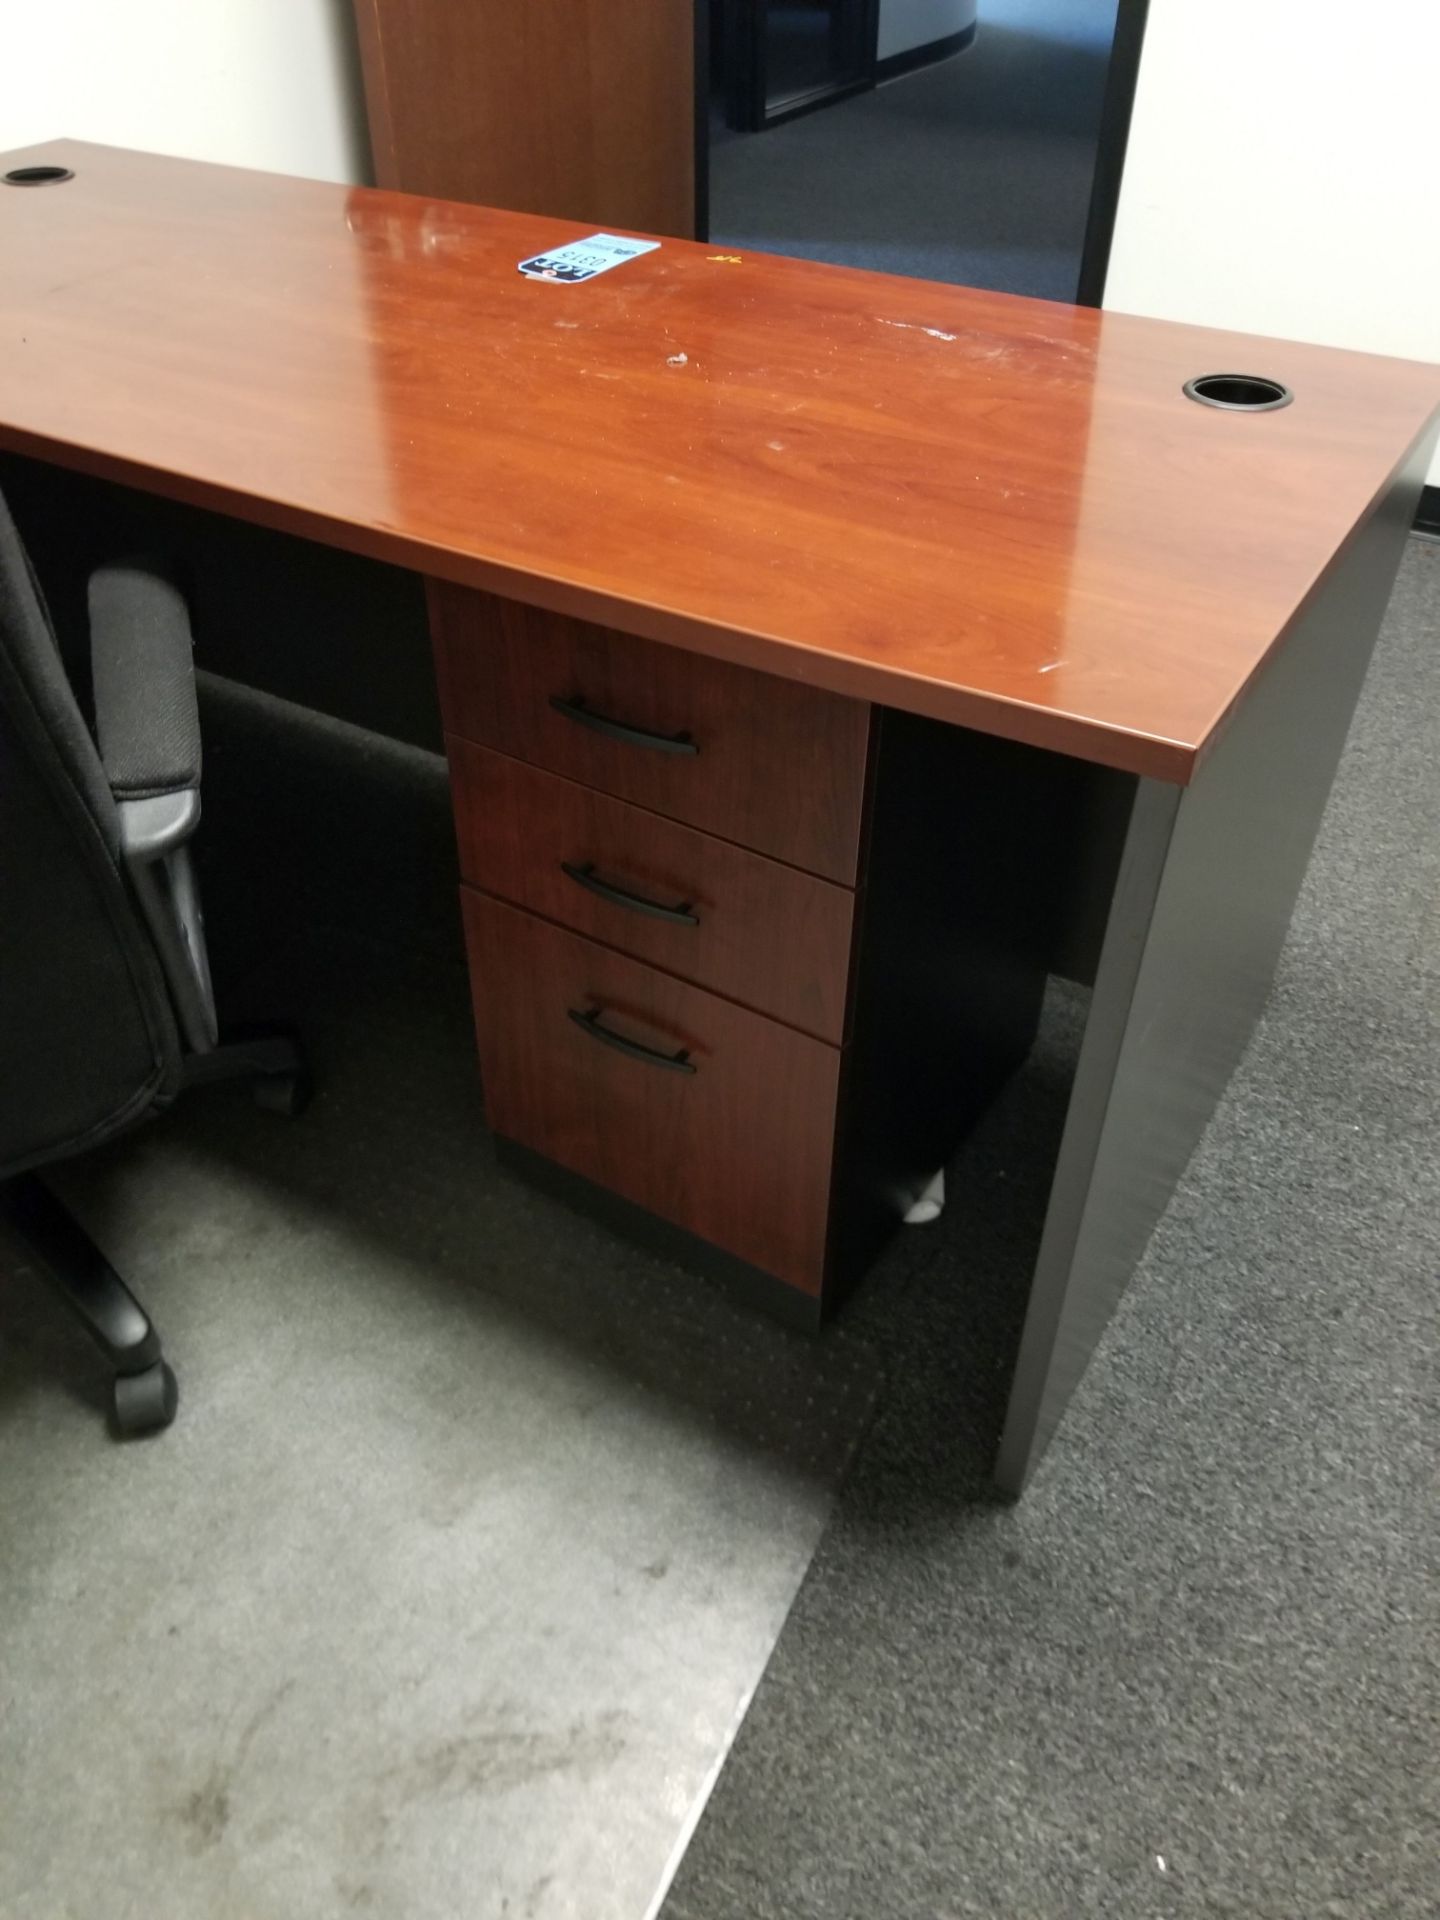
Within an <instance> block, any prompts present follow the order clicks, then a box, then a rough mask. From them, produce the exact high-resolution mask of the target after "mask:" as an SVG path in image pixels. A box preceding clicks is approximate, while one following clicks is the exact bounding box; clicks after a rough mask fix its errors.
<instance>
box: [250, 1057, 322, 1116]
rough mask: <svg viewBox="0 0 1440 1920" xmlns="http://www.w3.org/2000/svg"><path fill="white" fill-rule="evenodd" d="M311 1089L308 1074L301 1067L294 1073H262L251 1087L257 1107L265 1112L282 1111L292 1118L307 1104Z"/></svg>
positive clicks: (302, 1110)
mask: <svg viewBox="0 0 1440 1920" xmlns="http://www.w3.org/2000/svg"><path fill="white" fill-rule="evenodd" d="M312 1091H313V1089H312V1087H311V1084H310V1076H309V1074H308V1073H306V1072H305V1071H304V1069H303V1068H297V1070H296V1071H295V1072H294V1073H267V1074H264V1075H262V1076H261V1078H260V1079H258V1080H257V1081H256V1082H255V1085H254V1088H253V1092H254V1095H255V1104H256V1106H257V1107H263V1108H264V1109H265V1111H266V1112H267V1113H283V1114H285V1115H286V1116H287V1117H288V1118H290V1119H292V1120H293V1119H294V1118H295V1117H296V1115H297V1114H301V1113H303V1112H304V1111H305V1109H306V1108H307V1107H308V1106H309V1104H310V1095H311V1092H312Z"/></svg>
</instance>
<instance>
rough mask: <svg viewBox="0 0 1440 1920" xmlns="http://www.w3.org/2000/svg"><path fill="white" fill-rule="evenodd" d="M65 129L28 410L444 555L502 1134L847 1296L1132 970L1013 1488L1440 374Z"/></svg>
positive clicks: (1146, 1173) (1198, 1125) (1252, 980)
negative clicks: (967, 1127)
mask: <svg viewBox="0 0 1440 1920" xmlns="http://www.w3.org/2000/svg"><path fill="white" fill-rule="evenodd" d="M42 163H52V164H59V165H62V166H64V167H67V168H70V169H72V170H73V173H74V178H73V179H71V180H69V181H66V182H63V183H60V184H53V185H45V186H34V187H8V186H6V187H0V446H4V447H6V448H9V449H12V450H15V451H18V452H22V453H26V454H29V455H32V456H35V457H38V458H40V459H42V460H46V461H51V462H55V463H58V464H60V465H64V466H70V467H74V468H79V469H82V470H84V471H86V472H90V473H94V474H99V475H102V476H104V477H106V478H109V479H113V480H118V481H121V482H124V483H126V484H129V485H132V486H135V487H139V488H145V489H149V490H152V491H155V492H159V493H163V494H167V495H171V496H175V497H178V498H181V499H184V500H189V501H192V502H195V503H198V504H200V505H204V506H207V507H212V508H218V509H220V510H221V511H223V512H226V513H229V514H233V515H237V516H240V517H242V518H245V519H250V520H254V521H258V522H260V523H262V524H265V525H269V526H273V527H278V528H282V529H286V530H289V531H291V532H296V533H299V534H302V535H304V536H307V537H309V538H311V539H314V540H319V541H324V542H329V543H331V544H333V545H337V546H340V547H345V548H350V549H353V550H355V551H357V552H361V553H365V554H370V555H375V556H378V557H380V558H382V559H386V560H389V561H393V562H397V563H399V564H400V565H403V566H406V567H410V568H414V569H416V570H418V571H420V572H422V573H423V574H425V575H426V576H427V578H428V579H429V581H430V583H431V586H430V593H431V605H432V619H433V629H434V635H435V642H436V648H437V657H438V661H439V666H440V674H441V689H442V703H443V711H444V714H445V719H446V725H447V729H448V730H449V733H450V736H451V764H452V771H453V775H454V782H455V791H456V800H457V817H458V825H459V833H460V843H461V855H462V864H463V869H464V873H465V877H466V883H467V885H466V918H467V926H468V931H469V936H470V940H471V950H472V955H473V957H474V961H475V969H476V980H477V1011H478V1015H479V1027H480V1034H481V1050H482V1062H483V1071H484V1076H485V1083H486V1092H487V1101H488V1102H489V1106H490V1112H491V1115H492V1119H493V1120H494V1121H495V1123H496V1126H497V1130H498V1131H499V1132H501V1133H502V1134H508V1135H509V1136H511V1137H512V1138H514V1139H517V1140H518V1141H519V1142H520V1144H521V1145H522V1146H525V1147H528V1148H531V1149H535V1150H538V1151H539V1152H541V1153H542V1154H544V1155H546V1156H547V1157H548V1158H549V1159H551V1160H554V1161H558V1162H560V1163H561V1164H563V1165H564V1166H566V1167H568V1168H570V1169H571V1170H572V1171H574V1172H577V1173H580V1174H584V1175H586V1176H587V1177H589V1178H590V1179H591V1180H593V1181H596V1182H597V1183H598V1184H599V1185H600V1186H602V1187H605V1188H610V1189H613V1190H615V1191H617V1192H618V1193H620V1194H621V1195H622V1196H624V1197H625V1198H627V1199H628V1200H630V1201H633V1202H637V1203H639V1204H640V1205H643V1206H644V1207H645V1208H646V1209H647V1210H648V1212H649V1213H651V1214H653V1215H656V1216H658V1217H660V1218H663V1219H667V1220H670V1221H671V1222H674V1223H676V1224H677V1225H678V1226H680V1227H683V1228H686V1229H688V1230H689V1231H691V1232H692V1233H695V1234H698V1235H699V1237H700V1238H701V1239H703V1240H704V1241H706V1242H713V1243H715V1244H717V1245H719V1246H721V1247H722V1248H724V1249H726V1250H727V1251H728V1252H729V1253H731V1254H733V1255H736V1256H738V1257H739V1258H740V1259H742V1260H743V1261H745V1262H746V1263H747V1265H748V1267H749V1268H751V1269H756V1270H759V1271H761V1272H763V1273H766V1274H769V1275H771V1276H773V1277H774V1278H776V1279H778V1280H780V1281H781V1282H783V1283H784V1285H785V1286H786V1287H788V1288H789V1289H790V1293H791V1297H793V1298H795V1299H796V1300H798V1301H800V1302H801V1303H802V1304H805V1305H807V1306H813V1307H815V1308H818V1305H819V1303H820V1302H821V1300H822V1299H823V1297H824V1296H825V1294H826V1291H827V1289H828V1288H829V1287H830V1285H831V1283H832V1280H833V1278H834V1277H835V1275H836V1274H837V1272H838V1271H839V1270H840V1269H841V1268H843V1267H844V1266H845V1264H846V1263H847V1261H848V1262H851V1263H856V1262H858V1261H860V1260H863V1258H864V1257H865V1256H866V1255H867V1254H868V1252H869V1250H870V1249H871V1248H872V1247H873V1245H874V1244H876V1243H877V1241H878V1239H879V1237H880V1236H881V1235H882V1234H883V1232H884V1231H885V1230H886V1229H887V1228H888V1227H889V1226H890V1225H891V1224H893V1222H894V1220H895V1218H896V1217H897V1214H898V1210H899V1208H900V1207H901V1206H902V1205H903V1204H904V1202H905V1201H906V1200H907V1199H908V1198H909V1197H910V1195H911V1194H912V1193H913V1191H914V1188H915V1183H916V1181H917V1179H918V1178H919V1177H920V1176H921V1175H922V1174H923V1173H924V1172H925V1171H928V1170H930V1169H931V1168H933V1166H934V1165H936V1164H938V1158H939V1157H940V1156H943V1154H944V1153H945V1152H946V1151H948V1149H949V1146H950V1145H952V1144H953V1141H954V1137H955V1135H956V1133H957V1132H958V1130H959V1128H960V1127H961V1126H963V1124H965V1122H966V1121H967V1120H968V1119H969V1118H971V1117H972V1116H973V1114H974V1112H975V1111H976V1110H977V1109H978V1108H979V1107H980V1106H981V1105H983V1104H984V1102H985V1100H986V1099H988V1098H989V1097H990V1095H991V1094H992V1093H993V1091H994V1089H995V1087H996V1086H997V1085H998V1084H999V1082H1000V1081H1001V1080H1002V1079H1003V1077H1004V1075H1005V1074H1006V1073H1007V1072H1008V1071H1009V1070H1010V1069H1011V1068H1012V1067H1013V1066H1014V1064H1015V1062H1016V1061H1017V1059H1018V1058H1019V1057H1020V1056H1021V1055H1022V1054H1023V1052H1024V1049H1025V1047H1026V1046H1027V1045H1028V1041H1029V1037H1030V1034H1031V1032H1032V1030H1033V1023H1034V1018H1035V1009H1036V1005H1037V1004H1038V994H1039V989H1040V985H1041V982H1042V980H1043V976H1044V972H1045V969H1046V967H1047V966H1050V965H1053V964H1056V955H1057V950H1063V951H1064V953H1065V954H1066V961H1065V964H1067V965H1068V966H1069V967H1070V969H1071V970H1072V971H1074V972H1076V973H1078V974H1080V975H1081V976H1082V977H1093V982H1094V991H1093V996H1092V1000H1091V1006H1090V1012H1089V1017H1088V1022H1087V1028H1086V1034H1085V1039H1084V1044H1083V1048H1082V1053H1081V1057H1080V1062H1079V1067H1078V1072H1077V1078H1076V1083H1075V1087H1074V1091H1073V1094H1072V1098H1071V1103H1070V1110H1069V1117H1068V1120H1067V1124H1066V1129H1065V1134H1064V1138H1063V1142H1062V1145H1061V1149H1060V1154H1059V1160H1058V1164H1057V1168H1056V1173H1055V1180H1054V1187H1053V1191H1052V1197H1051V1202H1050V1207H1049V1211H1048V1214H1047V1219H1046V1224H1045V1230H1044V1236H1043V1241H1042V1245H1041V1251H1040V1255H1039V1261H1038V1266H1037V1271H1036V1275H1035V1280H1034V1284H1033V1288H1032V1295H1031V1304H1030V1311H1029V1317H1028V1320H1027V1325H1026V1330H1025V1336H1024V1341H1023V1345H1022V1351H1021V1355H1020V1360H1019V1365H1018V1368H1017V1373H1016V1379H1015V1387H1014V1391H1013V1394H1012V1400H1011V1407H1010V1414H1009V1418H1008V1422H1007V1427H1006V1433H1005V1438H1004V1442H1003V1445H1002V1449H1001V1457H1000V1464H999V1477H1000V1479H1001V1481H1002V1483H1003V1484H1005V1485H1006V1486H1008V1487H1010V1488H1012V1489H1018V1488H1019V1487H1020V1486H1021V1485H1022V1484H1023V1482H1024V1480H1025V1478H1026V1476H1027V1475H1028V1473H1029V1471H1030V1469H1031V1467H1032V1466H1033V1464H1034V1462H1035V1460H1036V1459H1037V1458H1038V1457H1039V1454H1040V1452H1041V1450H1042V1449H1043V1447H1044V1445H1045V1443H1046V1441H1047V1440H1048V1438H1049V1436H1050V1434H1051V1432H1052V1431H1053V1429H1054V1426H1055V1423H1056V1421H1057V1420H1058V1418H1059V1415H1060V1412H1061V1410H1062V1409H1063V1406H1064V1403H1065V1400H1066V1399H1067V1397H1068V1395H1069V1392H1070V1390H1071V1388H1072V1387H1073V1385H1074V1383H1075V1381H1076V1379H1077V1378H1078V1376H1079V1373H1080V1371H1081V1370H1082V1369H1083V1366H1084V1364H1085V1362H1086V1360H1087V1359H1088V1356H1089V1354H1090V1352H1091V1351H1092V1349H1093V1346H1094V1343H1095V1340H1096V1339H1097V1338H1098V1335H1099V1333H1100V1330H1101V1329H1102V1327H1103V1325H1104V1322H1105V1320H1106V1318H1107V1317H1108V1314H1109V1312H1110V1310H1111V1308H1112V1306H1113V1305H1114V1302H1115V1300H1116V1299H1117V1298H1118V1295H1119V1292H1120V1290H1121V1288H1122V1287H1123V1285H1124V1282H1125V1279H1126V1277H1127V1276H1128V1274H1129V1272H1130V1270H1131V1268H1132V1267H1133V1265H1134V1262H1135V1261H1136V1259H1137V1258H1138V1256H1139V1254H1140V1252H1141V1250H1142V1248H1143V1246H1144V1243H1145V1240H1146V1238H1147V1237H1148V1234H1149V1232H1150V1229H1151V1227H1152V1226H1153V1224H1154V1222H1155V1220H1156V1218H1157V1217H1158V1215H1159V1213H1160V1211H1161V1210H1162V1208H1163V1206H1164V1204H1165V1201H1166V1199H1167V1197H1168V1194H1169V1192H1170V1191H1171V1188H1172V1187H1173V1184H1174V1181H1175V1180H1176V1178H1177V1177H1178V1175H1179V1173H1180V1172H1181V1170H1182V1169H1183V1167H1184V1165H1185V1163H1186V1160H1187V1159H1188V1157H1189V1153H1190V1151H1191V1148H1192V1147H1193V1145H1194V1142H1195V1140H1196V1139H1197V1137H1198V1135H1199V1132H1200V1130H1201V1129H1202V1127H1203V1125H1204V1123H1205V1120H1206V1118H1207V1117H1208V1115H1209V1113H1210V1111H1211V1109H1212V1108H1213V1105H1214V1102H1215V1099H1216V1098H1217V1096H1218V1094H1219V1092H1220V1090H1221V1089H1222V1087H1223V1086H1224V1084H1225V1081H1226V1079H1227V1077H1228V1075H1229V1072H1230V1069H1231V1067H1232V1065H1233V1063H1234V1061H1235V1059H1236V1057H1237V1056H1238V1054H1239V1052H1240V1050H1241V1048H1242V1047H1243V1045H1244V1043H1245V1040H1246V1038H1247V1036H1248V1033H1249V1031H1250V1028H1251V1025H1252V1024H1253V1021H1254V1018H1255V1015H1256V1013H1257V1012H1258V1009H1259V1007H1260V1005H1261V1003H1262V1001H1263V998H1264V995H1265V992H1266V989H1267V987H1268V983H1269V980H1270V977H1271V973H1272V970H1273V967H1274V963H1275V959H1276V957H1277V954H1278V951H1279V948H1280V945H1281V942H1282V940H1283V937H1284V932H1285V927H1286V924H1287V921H1288V918H1289V913H1290V909H1291V905H1292V903H1293V900H1294V897H1295V893H1296V890H1297V888H1298V886H1299V883H1300V880H1301V877H1302V875H1303V872H1304V868H1305V864H1306V861H1307V859H1308V855H1309V849H1310V846H1311V843H1312V840H1313V837H1314V832H1315V829H1316V826H1317V824H1318V821H1319V817H1320V813H1321V810H1322V809H1323V805H1324V801H1325V797H1326V794H1327V792H1328V788H1329V784H1330V780H1331V776H1332V774H1333V771H1334V767H1335V764H1336V761H1337V758H1338V755H1339V752H1340V748H1341V746H1342V744H1343V740H1344V736H1345V731H1346V728H1347V725H1348V722H1349V718H1350V715H1351V712H1352V710H1353V707H1354V702H1355V698H1356V695H1357V693H1358V690H1359V686H1360V682H1361V679H1362V677H1363V674H1364V670H1365V666H1366V662H1367V660H1368V657H1369V652H1370V648H1371V645H1372V643H1373V639H1374V635H1375V632H1376V629H1377V626H1378V622H1379V619H1380V615H1381V612H1382V610H1383V608H1384V605H1385V601H1386V597H1387V594H1388V590H1389V586H1390V583H1391V580H1392V577H1393V574H1394V570H1395V567H1396V564H1397V562H1398V558H1399V553H1400V549H1401V543H1402V542H1403V539H1404V536H1405V533H1406V530H1407V527H1408V525H1409V521H1410V517H1411V515H1412V513H1413V508H1414V502H1415V498H1416V494H1417V491H1418V488H1419V485H1420V482H1421V479H1422V476H1423V473H1424V469H1425V463H1426V460H1427V458H1428V455H1429V451H1430V448H1431V446H1432V445H1433V441H1434V434H1435V411H1436V405H1437V401H1440V370H1437V369H1436V368H1433V367H1425V366H1417V365H1412V364H1409V363H1405V362H1401V361H1395V360H1382V359H1375V358H1370V357H1366V356H1360V355H1354V354H1346V353H1338V352H1333V351H1329V350H1325V349H1321V348H1317V347H1306V346H1294V345H1289V344H1284V343H1280V342H1275V341H1261V340H1252V339H1248V338H1244V337H1240V336H1236V335H1224V334H1215V333H1210V332H1205V331H1203V330H1200V329H1195V328H1190V327H1179V326H1170V325H1164V324H1160V323H1155V322H1148V321H1143V320H1138V319H1133V318H1129V317H1126V316H1123V315H1117V314H1102V313H1095V312H1091V311H1086V310H1079V309H1070V308H1067V307H1061V306H1054V305H1049V304H1046V303H1041V302H1035V301H1025V300H1017V299H1010V298H1004V297H1001V296H998V295H988V294H981V293H975V292H970V291H966V290H962V289H956V288H950V287H939V286H932V285H927V284H923V283H918V282H913V281H904V280H898V279H890V278H888V277H884V276H876V275H870V274H862V273H854V272H849V271H842V270H838V269H831V268H825V267H819V266H814V265H810V264H806V263H801V262H791V261H781V260H774V259H767V258H762V257H758V256H746V257H742V258H738V259H736V258H732V257H730V256H728V255H726V254H723V253H721V252H720V251H719V250H717V249H712V248H709V247H705V246H699V245H693V244H688V243H681V242H674V241H667V242H666V243H665V245H664V246H663V247H662V248H661V249H660V251H658V252H656V253H652V254H649V255H647V256H645V257H644V258H643V259H640V260H637V261H635V262H633V263H631V264H629V265H627V266H624V267H622V268H619V269H618V270H616V271H614V272H611V273H609V274H606V275H604V276H603V277H601V278H599V279H596V280H594V281H591V282H588V283H585V284H582V285H577V286H566V285H553V284H539V283H535V282H531V281H528V280H525V279H523V278H522V277H521V276H520V275H519V274H518V273H517V271H516V267H517V263H518V262H519V261H520V260H521V259H522V258H523V257H526V256H528V255H530V254H533V253H534V252H536V251H537V250H539V249H540V248H542V247H544V246H546V245H549V244H554V243H556V242H558V241H560V240H564V239H570V238H574V237H578V233H579V232H580V231H581V230H579V229H577V228H576V227H574V226H572V225H567V224H564V223H560V222H554V221H548V220H545V219H542V218H539V217H533V216H520V215H512V214H503V213H495V212H491V211H488V210H485V209H480V208H474V207H468V206H459V205H452V204H448V203H444V202H433V201H426V200H421V199H410V198H406V197H403V196H399V195H394V194H388V193H377V192H370V191H365V190H347V189H343V188H337V187H332V186H326V185H320V184H316V183H309V182H301V181H295V180H289V179H282V178H277V177H273V176H267V175H262V174H256V173H246V172H239V171H235V170H232V169H226V168H217V167H209V166H200V165H196V164H192V163H185V162H179V161H173V160H165V159H160V158H156V157H153V156H146V155H141V154H133V153H127V152H121V151H116V150H111V149H105V148H98V147H87V146H80V145H76V144H72V143H59V144H57V145H55V146H52V147H46V148H43V149H35V150H32V151H30V152H28V153H26V154H24V155H11V156H9V157H8V158H7V159H6V160H5V161H3V162H0V169H3V168H6V167H12V166H17V165H21V164H28V165H36V164H42ZM1215 372H1243V373H1256V374H1262V375H1266V376H1270V377H1272V378H1274V379H1277V380H1280V381H1283V382H1284V383H1286V385H1287V386H1288V387H1290V388H1291V389H1293V392H1294V401H1293V404H1291V405H1289V406H1286V407H1284V408H1283V409H1281V410H1279V411H1273V412H1267V413H1257V414H1242V413H1234V412H1224V411H1217V410H1214V409H1211V408H1207V407H1203V406H1200V405H1197V404H1195V403H1194V402H1192V401H1191V400H1189V399H1187V398H1186V397H1185V396H1184V394H1183V393H1182V387H1183V385H1184V383H1185V382H1186V381H1187V380H1189V379H1190V378H1192V377H1193V376H1197V375H1202V374H1208V373H1215ZM597 722H598V724H597ZM610 722H616V723H618V731H617V729H616V728H615V727H613V726H610V725H609V724H608V723H610ZM617 893H619V894H621V895H628V896H632V897H631V898H629V899H628V900H627V899H619V900H617V899H616V898H615V896H616V894H617ZM637 896H638V898H637ZM1077 899H1078V902H1079V908H1080V911H1079V912H1078V913H1071V914H1069V915H1068V917H1066V916H1060V917H1057V916H1056V915H1055V914H1054V913H1052V912H1051V908H1052V907H1053V905H1054V904H1055V903H1056V902H1061V901H1070V902H1072V903H1073V902H1074V901H1075V900H1077ZM1087 908H1088V913H1087V911H1086V909H1087ZM656 909H658V911H656ZM1077 929H1078V931H1077ZM617 1042H618V1044H617Z"/></svg>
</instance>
